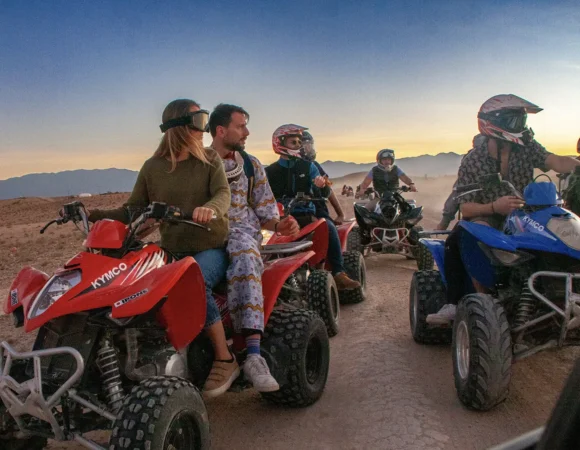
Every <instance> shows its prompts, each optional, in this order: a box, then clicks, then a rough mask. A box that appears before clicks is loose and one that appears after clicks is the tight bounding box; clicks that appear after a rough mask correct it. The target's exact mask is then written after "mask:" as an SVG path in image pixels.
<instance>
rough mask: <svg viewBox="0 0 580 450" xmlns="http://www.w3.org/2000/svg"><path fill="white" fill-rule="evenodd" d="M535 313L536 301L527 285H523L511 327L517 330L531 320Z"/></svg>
mask: <svg viewBox="0 0 580 450" xmlns="http://www.w3.org/2000/svg"><path fill="white" fill-rule="evenodd" d="M535 311H536V299H535V298H534V295H533V294H532V292H531V291H530V289H529V288H528V284H527V283H524V286H523V288H522V293H521V294H520V301H519V303H518V306H517V311H516V314H515V317H514V324H513V327H514V328H517V327H519V326H521V325H523V324H525V323H526V322H527V321H529V320H530V319H531V318H532V315H533V314H534V312H535Z"/></svg>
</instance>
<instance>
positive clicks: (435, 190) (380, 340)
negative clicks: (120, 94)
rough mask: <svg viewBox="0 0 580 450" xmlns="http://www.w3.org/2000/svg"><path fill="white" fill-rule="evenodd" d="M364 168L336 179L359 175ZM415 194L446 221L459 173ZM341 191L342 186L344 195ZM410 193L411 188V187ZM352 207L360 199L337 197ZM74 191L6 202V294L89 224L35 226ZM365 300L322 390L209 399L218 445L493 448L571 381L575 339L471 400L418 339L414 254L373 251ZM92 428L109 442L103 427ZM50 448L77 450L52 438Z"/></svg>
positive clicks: (1, 321)
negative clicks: (300, 404)
mask: <svg viewBox="0 0 580 450" xmlns="http://www.w3.org/2000/svg"><path fill="white" fill-rule="evenodd" d="M360 181H361V180H360V176H358V175H357V176H356V177H345V178H343V179H338V180H336V183H335V188H337V189H338V188H339V187H342V185H343V184H345V183H346V184H351V185H353V186H355V185H356V184H359V183H360ZM415 181H416V184H417V187H418V188H419V190H420V192H419V193H417V194H413V195H412V197H414V198H416V199H417V202H418V203H419V204H420V205H423V206H425V208H426V218H425V220H424V226H425V228H431V227H433V226H434V225H435V224H436V223H437V222H438V220H439V214H440V210H441V206H442V203H443V200H444V199H445V198H446V196H447V195H448V193H449V190H450V188H451V185H452V183H453V181H454V179H453V177H442V178H435V179H421V178H416V179H415ZM126 197H127V194H110V195H100V196H93V197H91V198H89V199H83V201H84V202H85V204H86V205H87V206H88V207H89V208H111V207H116V206H119V205H120V204H121V203H122V202H123V200H124V199H126ZM339 197H340V196H339ZM409 197H411V195H409ZM340 198H341V202H342V203H343V205H344V207H345V209H346V210H347V211H348V213H349V214H350V215H352V198H346V197H340ZM70 200H71V199H70V198H22V199H14V200H5V201H1V202H0V298H2V299H5V298H6V296H7V294H8V290H9V287H10V283H11V280H12V279H13V277H14V276H15V275H16V273H17V272H18V270H19V269H20V268H21V267H22V266H24V265H33V266H35V267H37V268H40V269H41V270H44V271H45V272H47V273H50V272H52V271H53V270H54V269H55V268H57V267H58V266H59V265H61V264H62V263H63V262H64V261H65V260H66V259H68V258H69V257H70V256H72V255H73V254H75V253H76V252H77V251H78V249H79V246H80V244H81V242H82V239H83V238H82V235H81V233H80V232H78V231H76V230H75V228H74V226H72V225H71V224H68V225H63V226H60V227H56V226H55V227H52V228H50V229H49V230H48V231H47V232H46V233H45V234H44V235H40V234H39V233H38V231H39V229H40V228H41V227H42V225H43V224H44V223H45V222H47V221H48V220H50V219H52V218H54V217H56V214H57V211H58V209H59V207H60V205H61V204H62V203H65V202H68V201H70ZM366 262H367V268H368V282H369V291H368V299H367V300H366V301H365V302H364V303H361V304H359V305H352V306H348V307H343V308H342V310H341V314H342V315H341V324H340V326H341V329H340V333H339V335H338V336H337V337H335V338H333V339H332V341H331V353H332V357H331V370H330V375H329V380H328V385H327V388H326V391H325V393H324V395H323V397H322V398H321V400H320V401H319V402H318V403H316V404H315V405H313V406H312V407H310V408H307V409H301V410H285V409H282V408H276V407H272V406H271V405H268V404H266V403H264V402H262V401H261V400H260V398H259V396H258V395H257V394H256V393H254V392H252V391H246V392H244V393H242V394H234V393H228V394H226V395H224V396H222V397H220V398H218V399H215V400H213V401H210V402H208V410H209V415H210V421H211V425H212V439H213V447H214V448H216V449H247V448H254V449H262V448H268V449H280V450H282V449H297V448H300V449H302V448H307V449H361V448H364V449H367V448H368V449H394V450H398V449H457V450H459V449H462V450H463V449H477V450H480V449H486V448H488V447H490V446H491V445H494V444H496V443H499V442H502V441H505V440H506V439H509V438H511V437H513V436H516V435H518V434H520V433H522V432H525V431H527V430H530V429H532V428H534V427H537V426H539V425H541V424H542V423H543V422H544V421H545V420H546V418H547V417H548V415H549V413H550V410H551V408H552V406H553V404H554V402H555V400H556V398H557V395H558V393H559V390H560V389H561V387H562V386H563V383H564V381H565V378H566V376H567V374H568V372H569V370H570V368H571V365H572V363H573V361H574V359H575V358H576V357H577V356H578V355H579V354H580V353H579V352H578V351H577V350H576V349H570V348H567V349H564V350H562V351H550V352H544V353H542V354H539V355H537V356H534V357H532V358H530V359H528V360H524V361H522V362H519V363H517V364H516V365H515V366H514V372H513V377H512V388H511V393H510V397H509V398H508V400H507V401H506V402H505V403H503V404H501V405H500V406H498V407H497V408H496V409H494V410H493V411H490V412H487V413H475V412H471V411H467V410H466V409H465V408H463V407H462V406H461V405H460V403H459V401H458V400H457V397H456V395H455V389H454V385H453V377H452V366H451V353H450V350H449V348H448V347H444V346H443V347H441V346H439V347H427V346H421V345H418V344H416V343H415V342H414V341H413V340H412V338H411V335H410V332H409V325H408V290H409V282H410V279H411V275H412V273H413V271H414V263H413V262H412V261H406V260H405V259H403V258H401V257H398V256H385V255H376V256H371V257H369V258H368V259H367V261H366ZM0 338H1V339H9V340H10V341H12V342H13V343H15V344H17V345H18V346H19V347H21V348H26V347H28V346H29V345H30V344H31V341H32V339H33V336H31V335H30V336H24V334H23V333H22V332H21V329H19V330H14V329H13V328H12V324H11V320H10V318H9V317H6V316H4V317H2V316H0ZM94 437H95V439H96V440H97V441H99V442H102V443H105V442H106V439H107V436H106V433H97V434H96V435H95V436H94ZM49 448H50V449H53V450H55V449H69V450H72V449H75V450H80V449H81V448H82V447H80V446H79V445H78V444H74V443H55V442H52V443H51V444H50V446H49Z"/></svg>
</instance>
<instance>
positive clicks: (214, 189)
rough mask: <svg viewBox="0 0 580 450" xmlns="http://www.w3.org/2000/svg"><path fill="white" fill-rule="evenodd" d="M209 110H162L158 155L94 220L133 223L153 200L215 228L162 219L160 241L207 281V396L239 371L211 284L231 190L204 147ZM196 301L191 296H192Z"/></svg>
mask: <svg viewBox="0 0 580 450" xmlns="http://www.w3.org/2000/svg"><path fill="white" fill-rule="evenodd" d="M208 117H209V113H208V111H206V110H202V109H201V108H200V106H199V104H198V103H196V102H194V101H193V100H184V99H180V100H174V101H172V102H171V103H169V105H167V106H166V108H165V110H164V111H163V115H162V121H163V123H162V124H161V125H160V128H161V131H162V132H163V133H164V135H163V138H162V139H161V143H160V144H159V147H158V148H157V150H156V151H155V153H154V155H153V156H152V157H151V158H149V159H148V160H147V161H145V163H144V164H143V167H142V168H141V170H140V171H139V175H138V176H137V181H136V182H135V187H134V188H133V192H132V193H131V196H130V197H129V200H128V201H127V203H126V204H125V205H123V207H121V208H118V209H114V210H107V211H104V210H100V211H99V210H94V211H92V212H91V214H90V217H89V220H91V221H92V222H94V221H97V220H100V219H104V218H110V219H115V220H120V221H122V222H124V223H129V222H130V220H131V217H132V216H133V215H134V213H135V211H138V210H139V209H141V208H144V207H146V206H147V205H149V204H150V203H151V202H164V203H166V204H168V205H172V206H177V207H178V208H180V209H181V211H183V212H184V213H186V214H187V215H188V216H191V218H192V220H193V221H194V222H197V223H200V224H206V223H209V222H210V221H211V222H212V223H211V231H206V230H203V229H201V228H197V227H191V226H188V225H186V224H162V225H161V227H160V233H161V246H162V247H163V248H164V249H166V250H168V251H169V252H171V253H172V254H174V255H175V256H176V257H177V258H183V257H185V256H193V257H195V260H196V262H197V263H198V265H199V267H200V269H201V272H202V274H203V277H204V280H205V286H206V297H207V316H206V322H205V331H206V333H207V335H208V336H209V338H210V339H211V341H212V344H213V347H214V354H215V359H214V363H213V367H212V370H211V372H210V375H209V377H208V379H207V381H206V383H205V386H204V389H203V390H204V395H205V396H206V397H216V396H218V395H220V394H223V393H224V392H226V391H227V390H228V389H229V387H230V386H231V384H232V383H233V381H234V380H235V379H236V378H237V376H238V375H239V373H240V368H239V366H238V364H237V362H236V359H235V358H234V356H233V355H232V354H231V352H230V350H229V348H228V346H227V342H226V337H225V332H224V328H223V325H222V322H221V317H220V313H219V310H218V307H217V304H216V302H215V299H214V297H213V295H212V289H213V288H214V287H215V285H216V284H217V283H218V282H219V281H220V280H222V279H223V278H224V277H225V273H226V270H227V267H228V262H229V261H228V256H227V254H226V252H225V246H226V239H227V236H228V218H227V212H228V209H229V207H230V200H231V194H230V189H229V184H228V181H227V179H226V174H225V171H224V167H223V163H222V161H221V158H220V157H219V155H218V154H217V153H216V152H215V150H212V149H208V148H204V147H203V140H202V138H203V133H204V131H206V127H207V122H208ZM192 300H193V299H192Z"/></svg>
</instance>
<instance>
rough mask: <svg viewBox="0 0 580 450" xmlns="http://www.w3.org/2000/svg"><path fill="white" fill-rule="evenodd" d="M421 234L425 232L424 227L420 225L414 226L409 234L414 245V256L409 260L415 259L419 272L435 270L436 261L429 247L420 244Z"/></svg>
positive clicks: (410, 241)
mask: <svg viewBox="0 0 580 450" xmlns="http://www.w3.org/2000/svg"><path fill="white" fill-rule="evenodd" d="M421 232H423V227H422V226H420V225H417V226H414V227H413V228H411V230H410V232H409V243H410V244H411V245H412V247H411V253H412V255H413V256H412V258H409V259H415V260H416V261H417V269H418V270H433V268H434V267H435V259H434V258H433V255H432V254H431V252H430V251H429V249H428V248H427V246H425V244H422V243H421V242H419V239H421V236H420V235H419V234H420V233H421Z"/></svg>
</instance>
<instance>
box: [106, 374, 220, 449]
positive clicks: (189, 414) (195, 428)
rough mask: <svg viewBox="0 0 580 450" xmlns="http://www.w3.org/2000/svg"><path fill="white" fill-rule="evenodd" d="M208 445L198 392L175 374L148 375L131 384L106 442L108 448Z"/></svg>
mask: <svg viewBox="0 0 580 450" xmlns="http://www.w3.org/2000/svg"><path fill="white" fill-rule="evenodd" d="M209 448H210V433H209V420H208V417H207V410H206V408H205V404H204V403H203V399H202V397H201V394H200V393H199V391H198V390H197V389H196V388H195V387H194V386H193V385H192V384H191V383H190V382H189V381H187V380H184V379H182V378H178V377H152V378H149V379H147V380H145V381H142V382H141V383H140V384H138V385H137V386H135V387H134V388H133V390H132V392H131V395H129V396H128V397H127V398H126V399H125V401H124V404H123V407H122V409H121V411H120V412H119V415H118V416H117V420H115V423H114V424H113V432H112V434H111V439H110V442H109V449H110V450H121V449H131V450H149V449H159V450H172V449H180V450H206V449H209Z"/></svg>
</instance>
